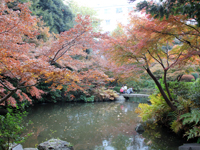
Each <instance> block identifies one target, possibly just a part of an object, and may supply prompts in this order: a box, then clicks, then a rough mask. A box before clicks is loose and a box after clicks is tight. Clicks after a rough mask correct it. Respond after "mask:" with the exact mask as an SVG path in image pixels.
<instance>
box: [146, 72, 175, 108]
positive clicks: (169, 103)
mask: <svg viewBox="0 0 200 150" xmlns="http://www.w3.org/2000/svg"><path fill="white" fill-rule="evenodd" d="M146 71H147V73H148V74H149V75H150V77H151V78H152V79H153V80H154V82H155V83H156V85H157V87H158V89H159V91H160V93H161V95H162V96H163V98H164V100H165V102H166V103H167V104H168V106H169V107H170V108H171V109H172V110H173V111H175V110H176V107H175V106H174V105H173V104H172V103H171V101H170V99H169V98H168V97H167V95H166V94H165V92H164V90H163V88H162V86H161V85H160V83H159V82H158V80H157V79H156V77H155V76H154V75H153V74H152V72H151V70H150V69H149V68H147V69H146Z"/></svg>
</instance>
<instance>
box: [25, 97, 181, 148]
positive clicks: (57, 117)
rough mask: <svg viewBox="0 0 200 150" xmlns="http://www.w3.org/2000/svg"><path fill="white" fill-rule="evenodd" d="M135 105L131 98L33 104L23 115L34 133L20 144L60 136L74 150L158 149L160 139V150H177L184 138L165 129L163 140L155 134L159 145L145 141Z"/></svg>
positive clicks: (28, 128)
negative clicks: (137, 127)
mask: <svg viewBox="0 0 200 150" xmlns="http://www.w3.org/2000/svg"><path fill="white" fill-rule="evenodd" d="M138 99H139V98H138ZM137 106H138V103H137V102H133V101H128V102H123V103H117V102H102V103H73V104H71V103H57V104H43V105H36V106H34V107H32V108H30V109H29V110H28V112H29V115H28V116H27V118H26V119H25V122H28V120H31V121H32V122H33V123H32V124H31V125H29V126H28V127H27V131H26V133H30V132H33V135H32V136H31V137H29V138H28V139H27V140H26V142H24V143H22V145H23V147H24V148H27V147H36V146H37V144H39V143H42V142H44V141H46V140H49V139H51V138H59V139H61V140H65V141H67V142H70V143H71V144H72V145H73V146H74V148H75V150H147V149H149V150H150V149H152V150H158V147H159V145H160V144H162V142H163V144H164V145H167V146H168V147H164V148H162V146H161V148H159V149H160V150H176V149H177V150H178V146H180V145H181V144H182V142H183V141H181V140H178V139H176V138H175V139H174V137H173V136H171V137H170V135H167V134H166V133H162V134H164V135H166V136H167V138H166V139H163V141H162V139H160V138H158V141H159V143H158V147H157V145H155V143H156V142H155V138H154V139H153V142H154V143H152V145H151V146H147V145H146V144H145V142H144V137H142V135H139V134H138V133H136V131H135V127H136V125H137V124H138V122H139V120H140V119H139V118H138V117H137V114H136V113H135V112H134V110H135V108H137ZM146 136H148V135H146ZM149 136H152V135H149ZM147 139H148V140H150V137H147ZM170 139H171V140H170ZM174 140H176V141H174ZM146 142H148V141H146ZM169 145H172V146H171V147H170V146H169ZM155 147H156V149H154V148H155Z"/></svg>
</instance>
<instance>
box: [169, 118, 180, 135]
mask: <svg viewBox="0 0 200 150" xmlns="http://www.w3.org/2000/svg"><path fill="white" fill-rule="evenodd" d="M181 128H182V123H181V122H179V121H177V120H174V121H173V122H172V124H171V129H172V130H173V131H174V132H175V133H178V131H179V130H180V129H181Z"/></svg>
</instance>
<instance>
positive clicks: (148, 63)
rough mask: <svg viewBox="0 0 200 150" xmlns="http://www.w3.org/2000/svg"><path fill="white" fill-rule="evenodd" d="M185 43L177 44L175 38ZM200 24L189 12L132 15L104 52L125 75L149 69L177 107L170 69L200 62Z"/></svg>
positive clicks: (117, 71) (164, 93)
mask: <svg viewBox="0 0 200 150" xmlns="http://www.w3.org/2000/svg"><path fill="white" fill-rule="evenodd" d="M175 39H176V40H179V41H180V43H181V44H179V45H175V44H174V40H175ZM199 40H200V39H199V27H197V26H194V25H191V24H189V23H188V19H187V17H186V16H183V15H179V16H169V18H168V19H166V18H163V20H162V21H161V20H159V19H153V16H151V15H146V16H145V17H138V16H135V15H133V14H132V15H131V16H130V24H129V25H127V26H126V27H123V33H121V35H118V34H116V35H114V36H113V37H110V38H107V39H106V40H105V41H106V42H107V44H106V46H105V49H104V55H105V57H106V58H107V59H109V60H110V61H111V62H114V63H115V65H116V67H115V68H114V69H113V71H115V72H116V73H117V74H118V73H120V75H121V77H122V78H127V77H130V76H133V77H136V76H137V77H138V76H140V75H141V73H144V72H143V71H145V72H146V73H148V75H149V76H150V77H151V78H152V79H153V80H154V82H155V84H156V85H157V87H158V89H159V91H160V93H161V95H162V96H163V98H164V99H165V101H166V103H167V104H168V106H169V107H170V108H171V109H172V110H176V107H175V105H174V102H175V100H174V99H173V97H172V95H171V93H170V90H169V87H168V83H167V73H168V71H169V70H170V69H172V68H173V67H174V66H176V65H177V66H179V67H183V66H184V65H185V64H188V63H192V64H196V65H199V60H200V59H199V54H200V49H199V48H200V45H199ZM154 65H160V66H161V68H162V73H163V83H164V85H162V83H160V82H159V81H158V79H157V78H156V76H155V74H154V73H153V72H152V70H151V68H152V67H153V66H154Z"/></svg>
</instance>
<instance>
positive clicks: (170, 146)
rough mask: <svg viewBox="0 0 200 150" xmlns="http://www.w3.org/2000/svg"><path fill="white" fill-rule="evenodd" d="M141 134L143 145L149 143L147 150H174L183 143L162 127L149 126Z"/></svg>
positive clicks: (180, 138)
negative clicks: (143, 140) (143, 139)
mask: <svg viewBox="0 0 200 150" xmlns="http://www.w3.org/2000/svg"><path fill="white" fill-rule="evenodd" d="M149 127H150V128H147V129H146V130H145V132H144V133H143V134H142V135H143V137H144V138H145V143H149V142H150V143H151V144H150V145H149V150H158V149H159V150H176V149H178V147H179V146H180V145H182V144H183V143H184V142H185V143H186V139H185V141H184V140H183V137H178V136H177V135H176V134H175V133H173V132H172V131H170V130H169V129H166V128H164V127H159V126H155V125H151V126H149Z"/></svg>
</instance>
